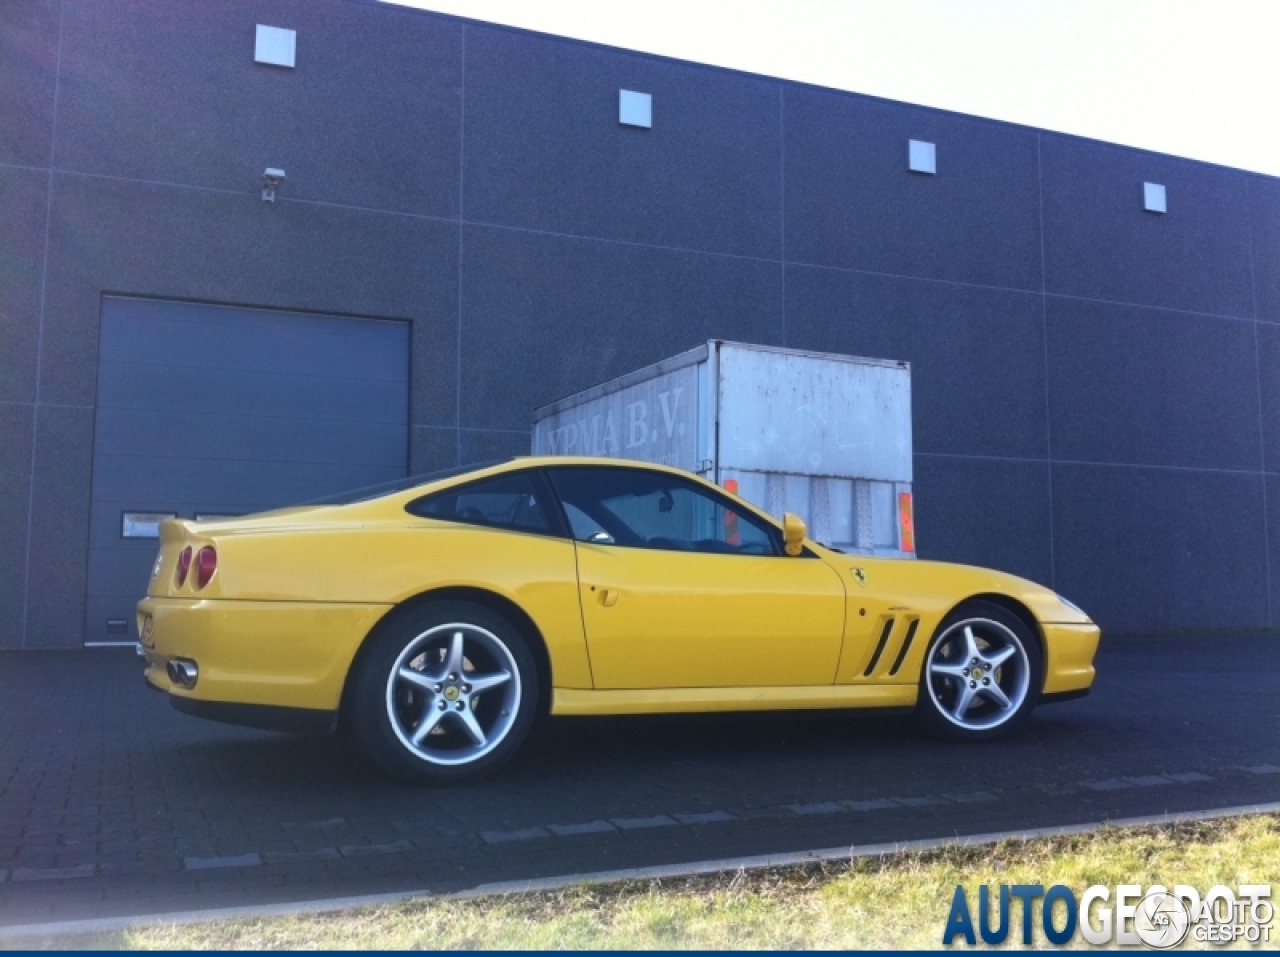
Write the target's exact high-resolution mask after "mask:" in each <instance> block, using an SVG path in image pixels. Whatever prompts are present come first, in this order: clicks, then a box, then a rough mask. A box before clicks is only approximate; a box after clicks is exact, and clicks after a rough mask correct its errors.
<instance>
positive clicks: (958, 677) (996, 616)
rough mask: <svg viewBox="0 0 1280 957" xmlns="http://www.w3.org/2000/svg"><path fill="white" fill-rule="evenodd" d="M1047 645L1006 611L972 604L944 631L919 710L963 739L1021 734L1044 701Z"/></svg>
mask: <svg viewBox="0 0 1280 957" xmlns="http://www.w3.org/2000/svg"><path fill="white" fill-rule="evenodd" d="M1041 659H1042V656H1041V653H1040V644H1039V641H1038V640H1037V638H1036V636H1035V635H1034V634H1032V633H1031V630H1030V629H1029V628H1028V627H1027V625H1026V623H1025V622H1024V621H1022V619H1020V618H1019V617H1018V616H1017V615H1014V614H1013V613H1012V612H1010V611H1008V610H1007V609H1005V608H1003V607H1002V606H1000V605H996V604H993V603H991V602H984V601H972V602H966V603H965V604H964V605H962V606H961V607H959V608H957V609H956V610H955V611H953V612H952V613H951V614H950V615H948V616H947V617H946V618H945V619H943V621H942V623H941V624H940V625H939V626H938V630H937V633H936V634H935V636H934V639H933V641H932V642H930V645H929V652H928V654H927V655H926V656H925V660H924V667H923V669H922V672H921V675H920V698H919V702H918V704H917V707H916V711H917V714H919V716H920V719H921V721H922V722H923V723H924V725H925V727H926V728H927V729H928V730H930V731H932V732H934V733H936V734H940V735H942V736H944V737H949V738H957V739H962V740H981V739H984V738H992V737H996V736H998V735H1001V734H1004V733H1006V732H1008V731H1011V730H1013V729H1014V728H1016V727H1017V726H1018V725H1020V724H1021V723H1022V722H1023V721H1025V720H1026V718H1027V717H1028V716H1029V715H1030V713H1031V710H1032V709H1033V708H1034V707H1035V705H1036V702H1037V700H1038V699H1039V686H1040V682H1041V680H1042V676H1043V667H1042V660H1041Z"/></svg>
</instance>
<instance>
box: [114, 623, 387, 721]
mask: <svg viewBox="0 0 1280 957" xmlns="http://www.w3.org/2000/svg"><path fill="white" fill-rule="evenodd" d="M388 608H389V606H387V605H352V604H338V603H324V602H262V601H231V600H225V599H208V600H194V599H188V598H147V599H145V600H143V601H142V602H140V603H139V604H138V627H139V632H140V634H141V635H142V637H143V649H142V652H143V657H144V658H145V659H146V662H147V669H146V673H145V674H146V679H147V683H148V684H150V685H152V686H153V687H155V688H159V689H161V690H162V691H167V692H169V694H170V695H171V696H173V698H174V699H182V701H183V702H184V703H187V704H189V703H192V702H202V703H209V704H217V705H253V706H266V707H270V708H286V709H301V710H303V711H316V712H336V711H337V709H338V703H339V701H340V700H341V698H342V689H343V686H344V685H345V683H346V678H347V672H348V671H349V670H350V668H351V662H352V660H353V659H354V658H355V654H356V651H357V650H358V649H359V647H360V644H361V642H363V641H364V638H365V636H366V635H368V634H369V631H370V630H371V629H372V628H373V626H374V625H375V624H376V623H377V622H378V620H379V619H380V618H381V617H382V616H383V615H384V614H386V612H387V610H388ZM148 618H149V619H150V622H151V625H150V628H149V629H144V628H143V624H144V622H145V621H146V620H147V619H148ZM175 658H182V659H188V660H190V661H194V662H196V663H197V664H198V666H199V678H198V679H197V681H196V684H195V686H194V687H192V688H189V689H188V688H183V687H182V686H181V685H178V684H175V683H174V682H172V681H170V679H169V676H168V674H166V672H165V668H166V666H167V665H168V663H169V662H170V661H171V660H173V659H175ZM174 706H175V707H177V708H179V710H188V711H190V710H191V709H189V708H187V707H184V706H183V705H180V704H178V702H177V701H176V700H175V702H174ZM193 707H194V706H193ZM206 710H208V709H206ZM215 710H217V709H215ZM224 710H225V709H224ZM191 713H194V711H192V712H191ZM243 713H245V714H249V713H251V712H243ZM208 716H210V717H212V716H213V715H208ZM217 720H231V719H228V718H218V719H217ZM233 723H248V724H251V725H252V726H254V727H261V726H262V725H261V723H260V722H257V723H255V722H246V721H234V722H233ZM286 723H287V722H286ZM274 726H276V725H273V727H274Z"/></svg>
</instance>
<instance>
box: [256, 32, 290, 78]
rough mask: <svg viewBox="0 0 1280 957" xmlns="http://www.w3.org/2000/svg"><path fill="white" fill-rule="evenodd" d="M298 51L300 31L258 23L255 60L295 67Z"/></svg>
mask: <svg viewBox="0 0 1280 957" xmlns="http://www.w3.org/2000/svg"><path fill="white" fill-rule="evenodd" d="M297 52H298V31H297V30H286V29H284V28H283V27H268V26H263V25H262V24H261V23H259V24H258V34H257V37H256V38H255V39H254V44H253V62H254V63H265V64H267V65H268V66H287V67H289V68H290V69H293V64H294V59H295V57H296V55H297Z"/></svg>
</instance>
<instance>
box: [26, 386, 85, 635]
mask: <svg viewBox="0 0 1280 957" xmlns="http://www.w3.org/2000/svg"><path fill="white" fill-rule="evenodd" d="M92 450H93V409H91V408H71V407H51V406H40V407H39V408H38V409H37V411H36V445H35V491H34V494H33V495H32V514H31V574H30V577H29V579H28V586H27V605H28V614H27V636H26V645H25V647H27V648H79V647H80V645H81V643H82V642H83V640H84V638H83V626H84V594H85V571H86V567H87V565H88V562H87V555H88V538H89V476H90V471H91V468H90V463H91V462H92Z"/></svg>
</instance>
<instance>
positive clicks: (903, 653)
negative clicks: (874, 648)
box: [889, 618, 920, 677]
mask: <svg viewBox="0 0 1280 957" xmlns="http://www.w3.org/2000/svg"><path fill="white" fill-rule="evenodd" d="M919 627H920V619H919V618H912V619H911V624H909V625H908V626H907V637H906V638H904V639H903V640H902V648H901V649H900V650H899V651H898V657H897V658H894V659H893V667H892V668H890V669H889V676H890V677H893V676H894V675H896V674H897V673H898V669H899V668H901V667H902V663H903V662H904V661H906V660H907V652H908V651H910V650H911V642H912V640H913V639H914V638H915V636H916V629H917V628H919Z"/></svg>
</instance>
